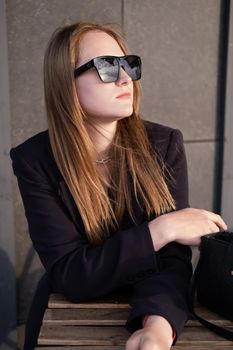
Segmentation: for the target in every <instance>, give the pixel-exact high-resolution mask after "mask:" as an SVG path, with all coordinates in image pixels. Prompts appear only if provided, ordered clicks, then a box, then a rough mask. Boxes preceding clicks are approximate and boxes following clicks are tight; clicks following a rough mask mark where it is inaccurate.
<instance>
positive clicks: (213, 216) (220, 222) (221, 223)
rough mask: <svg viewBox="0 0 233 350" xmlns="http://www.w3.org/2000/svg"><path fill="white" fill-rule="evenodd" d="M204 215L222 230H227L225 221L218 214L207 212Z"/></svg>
mask: <svg viewBox="0 0 233 350" xmlns="http://www.w3.org/2000/svg"><path fill="white" fill-rule="evenodd" d="M206 213H207V215H208V217H209V218H210V219H211V220H212V221H213V222H214V223H215V224H216V225H217V226H218V227H219V228H220V229H222V230H227V225H226V223H225V221H224V220H223V219H222V217H221V216H220V215H218V214H215V213H213V212H211V211H207V210H206Z"/></svg>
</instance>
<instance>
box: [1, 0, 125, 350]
mask: <svg viewBox="0 0 233 350" xmlns="http://www.w3.org/2000/svg"><path fill="white" fill-rule="evenodd" d="M6 5H7V30H8V32H7V35H8V48H9V72H10V96H11V100H10V103H11V130H12V146H14V145H17V144H19V143H20V142H22V141H23V140H25V139H26V138H28V137H29V136H31V135H33V134H35V133H37V132H39V131H41V130H43V129H45V128H46V127H47V123H46V116H45V110H44V98H43V80H42V79H43V78H42V65H43V56H44V51H45V47H46V44H47V42H48V40H49V38H50V36H51V34H52V32H53V31H54V30H55V29H56V28H57V27H58V26H61V25H64V24H68V23H72V22H74V21H79V20H82V21H88V20H92V21H104V22H114V23H119V24H121V21H122V16H121V15H122V3H121V1H115V0H109V1H104V0H86V1H82V0H68V1H65V0H60V1H57V0H56V1H55V0H50V1H39V0H34V1H29V0H24V1H16V0H9V1H7V2H6ZM13 184H14V195H13V202H14V212H15V232H16V246H17V251H16V260H17V264H16V274H17V279H18V281H17V282H18V283H17V284H18V297H17V299H18V305H19V307H18V324H19V326H20V325H23V324H24V322H25V319H26V315H27V312H28V308H29V305H30V302H31V299H32V295H33V293H34V290H35V286H36V284H37V281H38V279H39V276H40V275H41V273H42V271H43V269H42V267H41V264H40V262H39V259H38V257H37V256H36V255H35V253H34V251H33V249H32V248H31V241H30V239H29V236H28V228H27V222H26V219H25V215H24V210H23V206H22V201H21V198H20V196H19V192H18V187H17V184H16V180H15V179H14V180H13ZM23 334H24V327H21V326H20V327H19V344H20V345H19V346H20V347H22V341H23Z"/></svg>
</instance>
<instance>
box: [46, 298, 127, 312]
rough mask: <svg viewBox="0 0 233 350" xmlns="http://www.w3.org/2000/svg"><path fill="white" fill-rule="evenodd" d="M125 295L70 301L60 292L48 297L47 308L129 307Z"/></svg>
mask: <svg viewBox="0 0 233 350" xmlns="http://www.w3.org/2000/svg"><path fill="white" fill-rule="evenodd" d="M126 298H127V297H125V296H124V295H122V296H119V297H118V298H117V297H115V298H113V297H112V296H106V297H104V298H99V299H95V300H94V301H88V302H83V303H72V302H70V301H68V300H67V299H65V298H64V297H63V296H62V295H60V294H51V296H50V298H49V303H48V308H50V309H53V308H55V309H86V308H90V307H91V308H95V309H105V308H114V309H115V308H116V309H130V308H131V306H130V305H129V304H128V303H127V301H128V300H126Z"/></svg>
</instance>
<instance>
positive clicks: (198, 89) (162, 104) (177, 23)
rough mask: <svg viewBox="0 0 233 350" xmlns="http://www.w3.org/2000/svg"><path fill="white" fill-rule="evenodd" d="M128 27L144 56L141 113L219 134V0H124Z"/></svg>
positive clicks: (191, 130) (196, 135)
mask: <svg viewBox="0 0 233 350" xmlns="http://www.w3.org/2000/svg"><path fill="white" fill-rule="evenodd" d="M124 10H125V12H124V28H125V32H126V34H127V37H128V39H129V41H130V43H131V49H132V51H133V52H136V53H138V54H139V55H141V56H142V59H143V79H142V83H143V91H144V94H143V95H144V96H143V114H144V117H145V118H146V119H150V120H154V121H155V120H157V121H159V122H161V123H165V124H168V125H171V126H174V127H178V128H180V129H182V131H183V132H184V136H185V138H186V139H189V140H193V139H195V140H196V139H203V138H204V139H213V138H214V137H215V119H216V89H217V66H218V36H219V18H220V0H215V1H213V0H195V1H187V0H176V1H173V0H163V1H161V0H145V1H143V2H142V1H134V0H125V5H124Z"/></svg>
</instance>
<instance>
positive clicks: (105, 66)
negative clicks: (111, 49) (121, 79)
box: [95, 57, 118, 83]
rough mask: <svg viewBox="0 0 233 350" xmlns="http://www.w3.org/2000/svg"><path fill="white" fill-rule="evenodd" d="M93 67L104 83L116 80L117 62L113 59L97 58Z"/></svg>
mask: <svg viewBox="0 0 233 350" xmlns="http://www.w3.org/2000/svg"><path fill="white" fill-rule="evenodd" d="M95 66H96V68H97V71H98V74H99V76H100V79H101V80H102V81H103V82H104V83H111V82H114V81H116V80H117V79H118V62H117V59H116V58H115V57H101V58H100V57H99V58H98V60H97V61H96V62H95Z"/></svg>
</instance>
